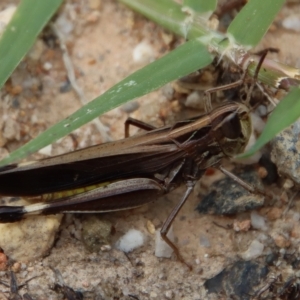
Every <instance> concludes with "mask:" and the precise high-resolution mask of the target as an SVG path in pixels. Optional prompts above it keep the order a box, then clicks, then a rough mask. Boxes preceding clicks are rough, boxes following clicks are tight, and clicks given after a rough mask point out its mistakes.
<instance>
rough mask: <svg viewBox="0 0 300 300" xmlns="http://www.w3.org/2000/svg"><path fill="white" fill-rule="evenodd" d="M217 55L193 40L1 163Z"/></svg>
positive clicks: (148, 66) (20, 157) (8, 161)
mask: <svg viewBox="0 0 300 300" xmlns="http://www.w3.org/2000/svg"><path fill="white" fill-rule="evenodd" d="M212 60H213V56H212V55H211V54H210V53H209V52H208V51H207V49H206V46H204V45H203V44H201V43H200V42H199V41H197V40H191V41H189V42H187V43H185V44H183V45H182V46H180V47H178V48H177V49H175V50H174V51H172V52H170V53H169V54H167V55H165V56H164V57H162V58H160V59H158V60H157V61H155V62H153V63H151V64H149V65H147V66H146V67H144V68H142V69H140V70H138V71H136V72H135V73H133V74H131V75H130V76H128V77H127V78H125V79H124V80H122V81H121V82H119V83H118V84H116V85H115V86H113V87H112V88H110V89H109V90H108V91H107V92H105V93H104V94H103V95H101V96H100V97H97V98H96V99H94V100H93V101H91V102H90V103H88V104H87V105H85V106H83V107H82V108H81V109H79V110H78V111H76V112H75V113H74V114H72V115H71V116H70V117H68V118H67V119H65V120H63V121H61V122H59V123H57V124H55V125H54V126H52V127H51V128H49V129H48V130H46V131H45V132H43V133H42V134H41V135H39V136H38V137H37V138H35V139H34V140H32V141H30V142H29V143H27V144H25V145H24V146H23V147H21V148H19V149H17V150H16V151H14V152H12V153H11V154H10V156H9V157H7V158H6V159H4V160H2V161H1V162H0V165H4V164H8V163H11V162H13V161H15V160H19V159H22V158H24V157H26V156H27V155H29V154H31V153H33V152H36V151H37V150H39V149H41V148H43V147H45V146H47V145H49V144H51V143H53V142H54V141H56V140H58V139H59V138H61V137H63V136H65V135H67V134H69V133H70V132H72V131H73V130H75V129H77V128H79V127H80V126H82V125H84V124H86V123H87V122H89V121H91V120H93V119H94V118H96V117H98V116H99V115H101V114H103V113H105V112H107V111H109V110H111V109H113V108H115V107H117V106H119V105H121V104H123V103H125V102H127V101H129V100H131V99H134V98H137V97H141V96H143V95H145V94H147V93H149V92H151V91H153V90H156V89H158V88H160V87H161V86H163V85H165V84H166V83H168V82H170V81H172V80H176V79H178V78H180V77H182V76H185V75H187V74H189V73H191V72H194V71H196V70H198V69H201V68H203V67H205V66H207V65H209V64H210V63H211V62H212Z"/></svg>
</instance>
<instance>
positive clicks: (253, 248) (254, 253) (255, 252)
mask: <svg viewBox="0 0 300 300" xmlns="http://www.w3.org/2000/svg"><path fill="white" fill-rule="evenodd" d="M263 251H264V245H263V244H262V243H260V242H259V241H258V240H253V241H252V242H251V244H250V245H249V248H248V249H247V250H246V251H245V252H243V253H242V254H241V257H242V258H243V259H244V260H251V259H255V258H257V257H259V256H261V255H262V253H263Z"/></svg>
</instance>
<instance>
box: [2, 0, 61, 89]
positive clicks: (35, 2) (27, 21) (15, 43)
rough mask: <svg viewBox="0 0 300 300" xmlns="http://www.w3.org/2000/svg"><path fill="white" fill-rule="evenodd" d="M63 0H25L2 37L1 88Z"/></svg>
mask: <svg viewBox="0 0 300 300" xmlns="http://www.w3.org/2000/svg"><path fill="white" fill-rule="evenodd" d="M61 3H62V0H51V1H41V0H23V1H21V2H20V4H19V6H18V8H17V10H16V12H15V13H14V15H13V17H12V19H11V21H10V22H9V24H8V25H7V27H6V29H5V31H4V32H3V35H2V37H1V38H0V70H1V71H0V88H1V87H2V86H3V85H4V83H5V82H6V80H7V79H8V78H9V76H10V75H11V73H12V72H13V70H14V69H15V68H16V67H17V65H18V64H19V62H20V61H21V60H22V58H23V57H24V56H25V55H26V53H27V52H28V51H29V50H30V48H31V47H32V46H33V44H34V42H35V40H36V37H37V36H38V34H39V33H40V32H41V30H42V28H43V27H44V26H45V25H46V24H47V23H48V21H49V20H50V18H51V17H52V16H53V14H54V13H55V12H56V11H57V9H58V7H59V6H60V5H61Z"/></svg>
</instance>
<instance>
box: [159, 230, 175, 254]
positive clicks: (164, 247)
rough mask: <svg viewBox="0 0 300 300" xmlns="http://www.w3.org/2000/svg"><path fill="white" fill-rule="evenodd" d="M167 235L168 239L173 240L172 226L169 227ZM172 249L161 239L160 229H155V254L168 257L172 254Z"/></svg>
mask: <svg viewBox="0 0 300 300" xmlns="http://www.w3.org/2000/svg"><path fill="white" fill-rule="evenodd" d="M167 237H168V238H169V239H170V241H172V242H174V232H173V227H172V226H171V228H170V229H169V232H168V234H167ZM172 253H173V249H172V248H171V247H170V246H169V245H168V244H167V243H166V242H165V241H164V240H163V239H162V237H161V234H160V230H156V235H155V256H156V257H165V258H170V257H171V256H172Z"/></svg>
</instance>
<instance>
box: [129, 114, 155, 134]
mask: <svg viewBox="0 0 300 300" xmlns="http://www.w3.org/2000/svg"><path fill="white" fill-rule="evenodd" d="M130 125H132V126H135V127H138V128H140V129H144V130H146V131H151V130H153V129H156V127H154V126H152V125H150V124H148V123H145V122H143V121H140V120H137V119H133V118H128V119H127V120H126V121H125V124H124V127H125V138H127V137H129V126H130Z"/></svg>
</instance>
